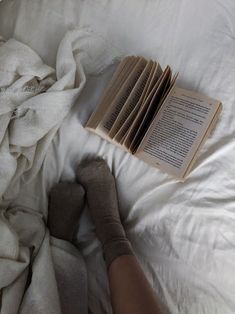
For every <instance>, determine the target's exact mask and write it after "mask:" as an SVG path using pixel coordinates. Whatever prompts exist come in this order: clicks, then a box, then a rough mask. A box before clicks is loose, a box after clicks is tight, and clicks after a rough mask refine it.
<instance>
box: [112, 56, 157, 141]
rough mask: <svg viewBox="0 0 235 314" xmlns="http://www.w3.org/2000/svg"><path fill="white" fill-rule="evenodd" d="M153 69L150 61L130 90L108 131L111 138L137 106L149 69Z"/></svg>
mask: <svg viewBox="0 0 235 314" xmlns="http://www.w3.org/2000/svg"><path fill="white" fill-rule="evenodd" d="M152 67H153V61H152V60H150V61H149V62H148V63H147V64H146V66H145V68H144V70H143V72H142V73H141V75H140V77H139V79H138V80H137V82H136V84H135V86H134V88H133V89H132V91H131V93H130V95H129V96H128V98H127V100H126V102H125V103H124V105H123V107H122V109H121V110H120V112H119V114H118V116H117V118H116V120H115V122H114V124H113V126H112V128H111V130H110V131H109V136H110V137H111V138H113V137H114V136H115V135H116V134H117V132H118V131H119V129H120V128H121V126H122V125H123V123H124V122H125V121H126V119H127V118H128V116H129V115H130V114H131V112H132V111H133V110H134V108H135V107H136V106H137V104H138V101H139V99H140V97H141V95H142V93H143V91H144V88H145V85H146V83H147V81H148V78H149V75H150V73H151V69H152Z"/></svg>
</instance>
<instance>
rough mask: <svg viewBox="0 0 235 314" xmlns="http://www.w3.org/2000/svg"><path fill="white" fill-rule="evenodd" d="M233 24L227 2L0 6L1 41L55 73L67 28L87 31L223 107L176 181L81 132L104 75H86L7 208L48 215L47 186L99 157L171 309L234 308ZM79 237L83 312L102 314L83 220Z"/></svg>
mask: <svg viewBox="0 0 235 314" xmlns="http://www.w3.org/2000/svg"><path fill="white" fill-rule="evenodd" d="M234 17H235V3H234V1H233V0H223V1H222V0H221V1H218V0H217V1H215V0H207V1H203V0H199V1H193V0H190V1H184V0H177V1H173V0H165V1H163V0H156V1H152V0H149V1H146V0H145V1H142V0H140V1H134V0H131V1H114V0H113V1H108V0H107V1H104V0H100V1H94V0H93V1H91V0H90V1H89V0H88V1H75V0H73V1H72V0H67V1H62V0H59V1H58V0H57V1H54V0H51V1H43V0H40V1H30V0H28V1H27V0H19V1H14V0H3V2H1V4H0V34H1V35H3V36H4V37H5V38H10V37H14V38H16V39H17V40H19V41H21V42H23V43H25V44H27V45H28V46H30V47H31V48H32V49H34V50H35V51H36V52H37V53H38V54H39V55H40V56H41V58H42V59H43V61H44V62H45V63H46V64H48V65H49V66H52V67H54V66H55V63H56V61H55V56H56V53H57V49H58V45H59V43H60V42H61V40H62V38H63V37H64V35H65V33H66V32H67V31H68V30H71V29H74V28H82V27H86V28H89V29H90V30H92V32H94V33H96V34H98V35H99V36H101V37H102V38H103V39H104V40H105V41H107V42H108V43H109V44H110V45H111V46H112V47H114V51H118V52H119V55H126V54H140V55H143V56H146V57H148V58H150V57H151V58H154V59H157V60H159V61H160V63H161V64H162V65H166V64H168V63H169V64H170V65H171V66H172V67H173V68H174V69H175V71H179V72H180V79H179V83H180V85H181V86H182V87H184V88H189V89H193V90H196V91H200V92H202V93H205V94H207V95H208V96H211V97H214V98H217V99H219V100H221V101H222V103H223V105H224V109H223V112H222V115H221V118H220V121H219V122H218V124H217V126H216V128H215V130H214V131H213V134H212V136H211V137H210V138H209V139H208V141H207V142H206V145H205V147H204V148H203V150H202V151H201V153H200V156H199V158H198V160H197V162H196V164H195V166H194V169H193V171H192V173H191V174H190V176H189V178H188V179H187V180H186V182H185V183H179V182H176V181H175V180H174V179H172V178H170V177H169V176H168V175H166V174H165V173H162V172H160V171H159V170H157V169H153V168H151V167H149V166H147V165H146V164H145V163H143V162H141V161H139V160H137V159H135V158H134V157H132V156H130V155H128V154H126V153H125V152H123V151H121V150H120V149H118V148H117V147H115V146H113V145H111V144H109V143H107V142H105V141H104V140H102V139H100V138H99V137H97V136H95V135H93V134H90V133H88V132H87V131H86V130H84V128H83V124H84V123H85V121H86V119H87V118H88V116H89V115H90V113H91V112H92V110H93V108H94V107H95V105H96V103H97V99H98V97H99V95H100V93H101V91H102V89H103V87H104V86H105V83H106V81H107V80H108V78H109V76H110V72H112V69H111V68H109V69H108V70H106V71H104V72H103V74H102V75H98V76H90V77H89V78H88V80H87V83H86V86H85V88H84V90H83V92H82V94H81V95H80V97H79V99H78V102H77V103H76V104H75V105H74V107H73V108H72V110H71V112H70V114H69V116H67V118H66V120H65V121H64V123H63V124H62V126H61V128H60V129H59V131H58V133H57V135H56V137H55V138H54V140H53V142H52V144H51V145H50V146H49V148H48V150H47V154H46V158H45V161H44V163H43V165H42V168H41V170H40V172H39V173H38V175H37V176H36V177H35V178H34V179H33V181H31V182H30V184H22V185H21V191H20V195H19V197H18V198H17V199H16V200H15V201H14V203H13V204H12V206H14V205H20V206H26V207H29V208H32V209H33V210H36V211H39V212H40V213H42V214H43V215H44V216H45V217H46V215H47V198H46V193H47V192H48V190H49V189H50V187H51V186H52V185H53V184H54V183H55V182H57V181H59V180H73V179H74V177H75V173H74V170H75V168H76V165H77V164H78V163H79V161H80V160H81V159H82V158H83V157H84V156H86V155H88V154H92V155H100V156H103V157H104V158H105V159H106V160H107V162H108V164H109V166H110V167H111V169H112V171H113V173H114V174H115V177H116V180H117V188H118V196H119V202H120V209H121V214H122V218H123V221H124V224H125V227H126V230H127V233H128V236H129V238H130V240H131V242H132V244H133V246H134V249H135V251H136V254H137V256H138V257H139V259H140V261H141V263H142V265H143V267H144V270H145V273H146V275H147V276H148V278H149V280H150V282H151V284H152V285H153V287H154V289H155V290H156V291H157V293H158V295H159V297H160V299H161V301H162V304H163V306H164V307H165V308H166V309H167V310H168V311H169V312H170V313H185V314H186V313H190V314H191V313H192V314H194V313H195V314H198V313H203V314H204V313H206V314H214V313H218V314H227V313H230V314H232V313H235V298H234V296H235V244H234V243H235V162H234V159H235V139H234V137H235V122H234V121H235V110H234V108H233V107H234V106H235V96H234V95H235V19H234ZM88 51H89V49H88ZM90 53H92V49H90ZM9 198H10V195H9ZM77 239H78V245H79V247H80V250H81V252H82V253H83V255H84V256H85V259H86V263H87V267H88V280H89V282H88V283H89V303H90V307H91V309H92V310H93V311H94V312H95V313H105V312H107V313H110V301H109V295H108V285H107V278H106V273H105V267H104V263H103V261H102V255H101V248H100V245H99V243H98V241H97V240H96V238H95V235H94V232H93V226H92V224H91V222H90V219H89V217H88V215H87V214H86V213H85V214H84V215H83V217H82V220H81V223H80V232H79V234H78V236H77ZM97 264H98V265H100V267H97Z"/></svg>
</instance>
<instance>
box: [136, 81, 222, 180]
mask: <svg viewBox="0 0 235 314" xmlns="http://www.w3.org/2000/svg"><path fill="white" fill-rule="evenodd" d="M221 109H222V104H221V103H220V102H219V101H217V100H214V99H211V98H208V97H206V96H203V95H201V94H198V93H195V92H191V91H188V90H184V89H181V88H178V87H176V86H175V87H174V88H173V89H172V91H171V92H170V94H169V95H168V96H167V98H166V99H165V101H164V103H163V104H162V106H161V108H160V110H159V112H158V113H157V115H156V117H155V119H154V120H153V122H152V124H151V126H150V128H149V130H148V132H147V133H146V135H145V137H144V138H143V140H142V142H141V144H140V146H139V148H138V150H137V152H136V153H135V156H136V157H138V158H140V159H142V160H144V161H145V162H147V163H148V164H150V165H152V166H155V167H158V168H160V169H161V170H163V171H165V172H167V173H169V174H170V175H172V176H174V177H177V178H179V179H181V180H183V179H184V178H185V176H186V174H187V173H188V171H189V168H191V166H192V161H194V160H195V156H196V154H197V152H198V150H199V148H200V146H201V144H202V143H203V142H204V140H205V137H206V136H207V135H208V134H209V131H210V129H211V127H212V125H213V124H214V123H215V120H216V119H217V117H218V115H219V113H220V111H221Z"/></svg>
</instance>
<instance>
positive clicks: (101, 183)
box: [77, 159, 161, 314]
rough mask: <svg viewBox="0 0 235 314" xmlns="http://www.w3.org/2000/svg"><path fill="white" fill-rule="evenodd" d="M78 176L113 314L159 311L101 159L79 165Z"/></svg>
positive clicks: (110, 177) (108, 171) (113, 181)
mask: <svg viewBox="0 0 235 314" xmlns="http://www.w3.org/2000/svg"><path fill="white" fill-rule="evenodd" d="M77 179H78V181H79V182H80V183H81V184H82V185H83V186H84V188H85V190H86V197H87V202H88V207H89V210H90V213H91V216H92V219H93V221H94V223H95V226H96V233H97V236H98V238H99V240H100V241H101V243H102V247H103V252H104V258H105V261H106V265H107V268H108V276H109V282H110V290H111V298H112V306H113V311H114V313H116V314H140V313H141V314H143V313H145V314H148V313H149V314H150V313H151V314H158V313H161V311H160V306H159V304H158V301H157V297H156V295H155V294H154V292H153V290H152V288H151V286H150V284H149V283H148V281H147V279H146V277H145V275H144V273H143V271H142V269H141V267H140V265H139V263H138V261H137V259H136V257H135V256H134V254H133V251H132V247H131V244H130V242H129V241H128V239H127V237H126V234H125V231H124V228H123V226H122V223H121V220H120V216H119V209H118V202H117V193H116V187H115V180H114V177H113V175H112V174H111V172H110V170H109V168H108V166H107V164H106V163H105V162H104V161H103V160H100V159H99V160H94V161H91V162H86V163H84V164H83V165H81V166H79V167H78V170H77Z"/></svg>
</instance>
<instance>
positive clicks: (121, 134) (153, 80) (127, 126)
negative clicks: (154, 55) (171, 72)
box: [114, 62, 162, 149]
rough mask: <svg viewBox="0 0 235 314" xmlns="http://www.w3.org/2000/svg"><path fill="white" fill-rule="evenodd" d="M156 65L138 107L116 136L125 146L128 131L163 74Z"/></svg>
mask: <svg viewBox="0 0 235 314" xmlns="http://www.w3.org/2000/svg"><path fill="white" fill-rule="evenodd" d="M154 63H155V64H154V65H153V68H152V70H151V73H150V75H149V78H148V81H147V83H146V86H145V88H144V90H143V93H142V95H141V97H140V99H139V101H138V103H137V105H136V106H135V108H134V109H133V111H132V112H131V113H130V115H129V116H128V118H127V119H126V121H125V122H124V123H123V125H122V126H121V128H120V130H119V131H118V133H117V134H116V136H115V138H114V139H115V140H116V141H118V142H119V143H121V144H123V143H124V141H125V139H126V138H127V136H128V131H129V130H130V128H131V125H132V123H134V121H135V118H136V116H137V114H138V112H139V110H140V108H141V107H142V106H143V104H144V103H145V100H146V98H147V95H148V94H149V92H150V90H151V89H152V88H153V86H154V85H155V84H156V82H157V81H158V80H159V78H160V76H161V74H162V69H161V66H160V65H159V63H156V62H154ZM124 149H126V147H124Z"/></svg>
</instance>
